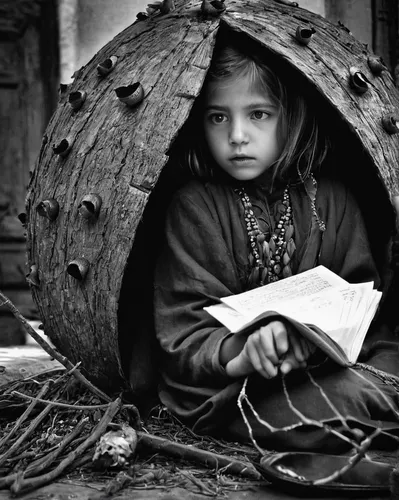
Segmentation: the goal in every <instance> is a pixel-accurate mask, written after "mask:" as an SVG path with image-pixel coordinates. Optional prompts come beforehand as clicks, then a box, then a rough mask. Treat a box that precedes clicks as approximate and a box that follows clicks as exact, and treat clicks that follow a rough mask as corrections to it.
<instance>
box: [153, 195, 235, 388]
mask: <svg viewBox="0 0 399 500" xmlns="http://www.w3.org/2000/svg"><path fill="white" fill-rule="evenodd" d="M200 191H201V190H200ZM206 194H207V193H206V191H203V190H202V191H201V192H200V193H194V194H193V193H191V195H190V194H184V193H183V194H181V195H180V196H179V197H177V198H176V199H175V200H174V202H172V205H171V207H170V209H169V212H168V215H167V218H166V225H165V230H166V235H165V238H166V245H165V247H164V249H163V251H162V252H161V255H160V256H159V258H158V262H157V266H156V271H155V289H154V317H155V330H156V334H157V338H158V341H159V343H160V346H161V353H162V354H161V355H162V359H163V366H162V370H163V372H164V374H166V375H167V376H168V377H169V378H171V379H173V380H175V381H179V382H180V383H183V384H185V385H189V386H192V387H213V388H215V387H218V386H219V387H223V386H225V385H226V382H227V381H228V377H227V375H226V373H225V371H224V368H223V367H222V366H221V365H220V362H219V350H220V345H221V342H222V340H223V339H224V338H226V337H227V336H229V335H231V334H230V333H229V331H228V330H227V328H225V327H222V326H221V325H220V323H218V322H217V320H215V319H214V318H213V317H211V316H210V315H209V314H208V313H207V312H206V311H204V310H203V307H204V306H208V305H211V304H214V303H216V302H217V301H218V299H219V298H220V297H224V296H228V295H231V294H233V293H239V292H240V291H241V290H240V284H239V278H238V273H237V269H236V265H235V262H234V257H233V250H232V248H229V245H228V238H227V239H226V238H224V237H223V233H224V235H225V232H226V228H225V227H222V223H221V220H223V217H222V218H221V217H220V213H219V212H220V207H219V209H216V207H215V204H214V203H213V202H212V198H211V197H210V196H206ZM226 210H227V209H226ZM225 215H226V214H225ZM226 220H228V217H226Z"/></svg>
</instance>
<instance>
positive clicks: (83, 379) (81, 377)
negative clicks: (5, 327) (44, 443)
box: [0, 292, 111, 403]
mask: <svg viewBox="0 0 399 500" xmlns="http://www.w3.org/2000/svg"><path fill="white" fill-rule="evenodd" d="M0 299H1V300H2V303H1V305H5V306H7V307H8V308H9V309H10V311H11V312H12V313H13V315H14V316H15V318H16V319H18V320H19V321H20V322H21V323H22V325H23V326H24V328H25V330H26V332H27V333H28V334H29V335H30V336H31V337H32V338H33V339H34V340H35V341H36V342H37V343H38V344H39V345H40V347H42V348H43V349H44V350H45V351H46V352H47V354H49V355H50V356H51V357H52V358H54V359H56V360H57V361H59V362H60V363H61V364H62V365H63V366H65V368H66V369H67V370H71V371H72V370H73V371H72V372H71V373H73V376H74V377H76V378H77V379H78V380H79V382H82V384H84V385H85V386H86V387H88V388H89V389H90V391H91V392H93V393H94V394H96V395H97V396H98V397H99V398H101V399H102V400H103V401H107V402H108V403H109V402H110V401H111V398H110V397H109V396H107V394H105V393H104V392H103V391H101V390H100V389H98V387H96V386H95V385H93V384H92V383H91V382H90V381H89V380H87V378H86V377H85V376H84V375H83V374H82V373H81V372H80V371H79V370H77V369H75V366H74V365H73V364H72V363H71V361H69V359H67V358H66V357H65V356H62V354H60V353H59V352H58V351H57V350H56V349H55V348H54V347H52V346H51V345H50V344H49V343H48V342H46V341H45V340H44V339H43V338H42V337H41V336H40V335H39V334H38V333H36V331H35V329H34V328H33V327H32V326H31V325H30V324H29V322H28V321H27V320H26V318H25V317H24V316H23V315H22V314H21V313H20V312H19V311H18V309H17V308H16V307H15V305H14V304H13V303H12V302H11V300H10V299H9V298H8V297H6V296H5V295H4V294H3V293H2V292H0Z"/></svg>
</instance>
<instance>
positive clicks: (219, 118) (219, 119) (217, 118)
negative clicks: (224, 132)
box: [209, 113, 227, 124]
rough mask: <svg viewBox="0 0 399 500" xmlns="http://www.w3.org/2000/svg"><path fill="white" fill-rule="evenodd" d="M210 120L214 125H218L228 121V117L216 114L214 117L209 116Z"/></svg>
mask: <svg viewBox="0 0 399 500" xmlns="http://www.w3.org/2000/svg"><path fill="white" fill-rule="evenodd" d="M209 119H210V121H211V122H212V123H215V124H218V123H223V122H224V121H226V120H227V117H226V116H225V115H222V114H220V113H214V114H213V115H210V116H209Z"/></svg>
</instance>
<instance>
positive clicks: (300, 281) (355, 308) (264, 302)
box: [204, 266, 382, 362]
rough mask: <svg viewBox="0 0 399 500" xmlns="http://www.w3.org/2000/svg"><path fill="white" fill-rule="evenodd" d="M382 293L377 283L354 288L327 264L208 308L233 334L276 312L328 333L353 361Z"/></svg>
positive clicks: (355, 285)
mask: <svg viewBox="0 0 399 500" xmlns="http://www.w3.org/2000/svg"><path fill="white" fill-rule="evenodd" d="M381 295H382V294H381V292H378V291H376V290H373V283H372V282H369V283H356V284H350V283H348V282H347V281H345V280H344V279H342V278H340V277H339V276H337V275H336V274H335V273H333V272H331V271H329V270H328V269H326V268H325V267H323V266H318V267H316V268H314V269H311V270H309V271H306V272H304V273H301V274H298V275H296V276H291V277H289V278H286V279H284V280H281V281H277V282H275V283H271V284H268V285H266V286H263V287H259V288H256V289H254V290H250V291H248V292H244V293H241V294H238V295H232V296H229V297H224V298H222V299H221V301H222V303H220V304H216V305H213V306H210V307H205V308H204V309H205V310H206V311H207V312H208V313H209V314H211V315H212V316H214V317H215V318H216V319H217V320H218V321H219V322H220V323H222V324H223V325H225V326H227V328H229V330H231V331H232V332H235V331H238V330H240V329H241V328H242V327H244V326H245V325H246V324H247V323H249V322H250V321H251V320H253V319H254V318H256V317H257V316H258V315H260V314H262V313H264V312H267V311H275V312H277V313H280V314H282V315H284V316H287V317H289V318H292V319H293V320H296V321H299V322H301V323H303V324H309V325H315V326H317V327H318V328H319V329H321V330H323V332H324V333H326V334H327V335H329V336H330V337H331V338H332V339H333V340H334V341H335V342H336V343H338V344H339V345H340V346H341V348H342V349H343V350H344V352H345V354H346V355H347V357H348V358H349V359H350V361H352V362H355V361H356V359H357V357H358V355H359V353H360V350H361V346H362V344H363V341H364V337H365V336H366V333H367V330H368V328H369V326H370V323H371V321H372V319H373V317H374V315H375V312H376V310H377V307H378V303H379V300H380V298H381Z"/></svg>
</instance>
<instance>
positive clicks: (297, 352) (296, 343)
mask: <svg viewBox="0 0 399 500" xmlns="http://www.w3.org/2000/svg"><path fill="white" fill-rule="evenodd" d="M289 340H290V346H291V349H292V352H293V353H294V356H295V358H296V359H297V361H298V362H299V363H302V362H303V361H305V359H306V355H305V353H304V351H303V348H302V343H301V338H300V337H299V336H298V335H297V334H295V333H292V332H291V334H290V337H289Z"/></svg>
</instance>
